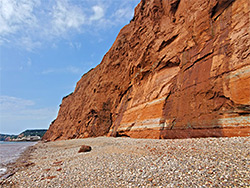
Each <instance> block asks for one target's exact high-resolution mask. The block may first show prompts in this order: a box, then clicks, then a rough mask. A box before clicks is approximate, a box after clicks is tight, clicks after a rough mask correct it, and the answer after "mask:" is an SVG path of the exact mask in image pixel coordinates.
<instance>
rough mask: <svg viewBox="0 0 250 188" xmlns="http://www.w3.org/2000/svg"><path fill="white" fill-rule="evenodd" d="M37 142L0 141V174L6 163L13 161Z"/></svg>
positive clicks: (3, 170)
mask: <svg viewBox="0 0 250 188" xmlns="http://www.w3.org/2000/svg"><path fill="white" fill-rule="evenodd" d="M36 143H37V142H3V141H0V176H1V175H3V174H4V173H5V172H6V171H7V165H8V164H9V163H14V162H15V161H16V160H17V159H18V157H19V156H20V154H21V153H22V152H24V151H25V150H26V149H27V148H28V147H29V146H33V145H35V144H36Z"/></svg>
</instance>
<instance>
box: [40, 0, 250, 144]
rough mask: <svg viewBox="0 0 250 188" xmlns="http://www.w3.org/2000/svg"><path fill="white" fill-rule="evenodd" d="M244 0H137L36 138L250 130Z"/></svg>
mask: <svg viewBox="0 0 250 188" xmlns="http://www.w3.org/2000/svg"><path fill="white" fill-rule="evenodd" d="M249 20H250V2H249V0H212V1H211V0H210V1H209V0H147V1H145V0H142V1H141V3H140V4H139V5H138V6H137V7H136V9H135V15H134V18H133V19H132V20H131V22H130V24H128V25H127V26H125V27H124V28H123V29H122V30H121V31H120V33H119V35H118V37H117V39H116V41H115V42H114V44H113V46H112V47H111V49H110V50H109V51H108V52H107V54H106V55H105V56H104V58H103V60H102V62H101V63H100V64H99V65H98V66H97V67H96V68H95V69H93V70H91V71H89V72H88V73H87V74H85V75H83V77H82V78H81V79H80V81H79V82H78V83H77V86H76V88H75V90H74V92H73V93H72V94H71V95H69V96H67V97H65V98H64V99H63V101H62V104H61V107H60V110H59V113H58V117H57V118H56V120H55V121H54V122H53V123H52V124H51V125H50V128H49V130H48V131H47V133H46V134H45V135H44V137H43V139H44V140H57V139H71V138H84V137H91V136H102V135H109V136H130V137H137V138H187V137H208V136H249V135H250V21H249Z"/></svg>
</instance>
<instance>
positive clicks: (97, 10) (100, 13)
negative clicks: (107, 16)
mask: <svg viewBox="0 0 250 188" xmlns="http://www.w3.org/2000/svg"><path fill="white" fill-rule="evenodd" d="M92 10H93V11H94V15H92V16H91V17H90V18H89V19H90V21H95V20H100V19H101V18H103V17H104V9H103V8H102V7H101V6H99V5H96V6H93V7H92Z"/></svg>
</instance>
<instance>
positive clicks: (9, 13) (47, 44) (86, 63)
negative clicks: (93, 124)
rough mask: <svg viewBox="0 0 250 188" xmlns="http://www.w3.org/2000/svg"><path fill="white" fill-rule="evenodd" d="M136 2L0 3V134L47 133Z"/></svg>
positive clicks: (32, 0) (24, 0)
mask: <svg viewBox="0 0 250 188" xmlns="http://www.w3.org/2000/svg"><path fill="white" fill-rule="evenodd" d="M139 2H140V1H139V0H126V1H123V0H0V133H12V134H18V133H20V132H21V131H23V130H25V129H33V128H48V127H49V124H50V122H51V121H52V120H54V119H55V118H56V116H57V112H58V109H59V105H60V103H61V99H62V97H64V96H66V95H67V94H69V93H71V92H72V91H73V90H74V87H75V85H76V82H77V81H78V80H79V79H80V78H81V76H82V75H83V74H84V73H86V72H87V71H88V70H89V69H91V68H93V67H95V66H96V65H97V64H99V63H100V62H101V60H102V58H103V56H104V55H105V53H106V52H107V51H108V50H109V48H110V47H111V45H112V44H113V42H114V40H115V38H116V36H117V34H118V32H119V31H120V29H121V28H122V27H123V26H124V25H126V24H128V23H129V21H130V20H131V19H132V17H133V13H134V8H135V6H136V5H137V4H138V3H139Z"/></svg>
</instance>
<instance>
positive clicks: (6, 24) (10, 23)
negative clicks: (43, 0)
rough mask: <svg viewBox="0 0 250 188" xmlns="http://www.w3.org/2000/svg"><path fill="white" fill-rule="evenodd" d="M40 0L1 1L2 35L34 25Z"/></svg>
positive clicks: (0, 29) (0, 30)
mask: <svg viewBox="0 0 250 188" xmlns="http://www.w3.org/2000/svg"><path fill="white" fill-rule="evenodd" d="M39 4H40V1H39V0H29V1H27V0H18V1H16V0H3V1H0V25H1V27H0V35H3V36H4V35H8V34H11V33H15V32H18V31H19V30H21V29H23V28H26V29H27V28H29V27H30V26H32V27H34V26H35V25H36V24H37V19H36V17H35V15H34V14H33V9H34V7H35V6H38V5H39Z"/></svg>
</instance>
